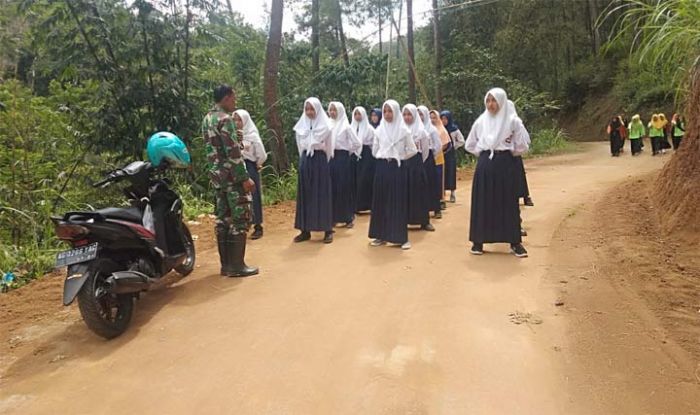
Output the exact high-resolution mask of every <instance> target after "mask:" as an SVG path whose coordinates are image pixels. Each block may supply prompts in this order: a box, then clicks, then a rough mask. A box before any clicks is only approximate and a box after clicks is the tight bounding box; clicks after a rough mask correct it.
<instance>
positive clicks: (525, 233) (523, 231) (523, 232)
mask: <svg viewBox="0 0 700 415" xmlns="http://www.w3.org/2000/svg"><path fill="white" fill-rule="evenodd" d="M520 236H527V231H526V230H525V229H522V228H521V229H520Z"/></svg>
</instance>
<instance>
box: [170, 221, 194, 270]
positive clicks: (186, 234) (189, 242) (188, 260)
mask: <svg viewBox="0 0 700 415" xmlns="http://www.w3.org/2000/svg"><path fill="white" fill-rule="evenodd" d="M181 226H182V236H183V242H184V244H185V253H186V255H187V256H186V257H185V260H184V261H183V262H182V264H180V265H178V266H176V267H175V272H177V273H178V274H180V275H182V276H183V277H186V276H188V275H190V274H191V273H192V271H194V263H195V260H196V259H197V257H196V254H195V251H194V239H192V234H191V233H190V230H189V228H187V225H185V224H184V223H183V224H182V225H181Z"/></svg>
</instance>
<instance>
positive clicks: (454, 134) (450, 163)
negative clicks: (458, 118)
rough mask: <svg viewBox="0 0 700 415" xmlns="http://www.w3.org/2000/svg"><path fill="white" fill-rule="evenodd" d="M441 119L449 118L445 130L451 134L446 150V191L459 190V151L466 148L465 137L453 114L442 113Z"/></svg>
mask: <svg viewBox="0 0 700 415" xmlns="http://www.w3.org/2000/svg"><path fill="white" fill-rule="evenodd" d="M440 116H441V117H446V118H447V125H446V126H445V129H446V130H447V132H448V133H449V134H450V143H449V144H448V147H447V149H446V150H445V190H450V191H455V190H457V150H458V149H459V148H461V147H463V146H464V135H462V132H461V131H460V130H459V126H457V124H456V123H455V122H454V120H453V118H452V112H450V111H442V112H441V113H440Z"/></svg>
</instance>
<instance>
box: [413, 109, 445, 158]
mask: <svg viewBox="0 0 700 415" xmlns="http://www.w3.org/2000/svg"><path fill="white" fill-rule="evenodd" d="M418 112H419V113H420V114H423V128H425V132H426V133H428V138H429V139H430V149H431V150H433V155H434V156H435V155H437V154H438V153H439V152H440V151H441V150H442V142H441V141H440V132H439V131H438V129H437V128H435V126H434V125H433V123H432V122H431V121H430V110H429V109H428V107H426V106H425V105H420V106H418ZM438 118H439V117H438Z"/></svg>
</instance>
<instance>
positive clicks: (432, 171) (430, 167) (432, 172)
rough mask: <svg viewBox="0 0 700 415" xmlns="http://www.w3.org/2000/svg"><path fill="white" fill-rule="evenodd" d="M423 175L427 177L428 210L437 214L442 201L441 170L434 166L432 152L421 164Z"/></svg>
mask: <svg viewBox="0 0 700 415" xmlns="http://www.w3.org/2000/svg"><path fill="white" fill-rule="evenodd" d="M423 166H424V167H425V174H426V175H427V177H428V195H429V196H428V210H429V211H431V212H435V213H438V212H439V211H440V200H442V194H441V193H442V170H438V167H437V166H436V165H435V157H434V156H433V152H432V151H430V153H428V158H427V159H426V160H425V161H424V162H423Z"/></svg>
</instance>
